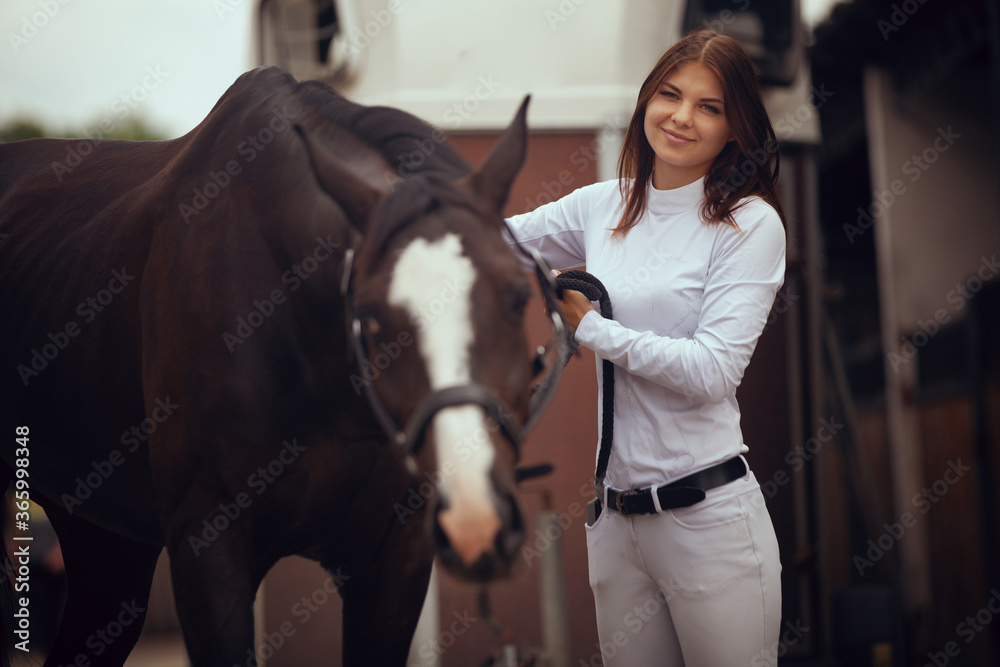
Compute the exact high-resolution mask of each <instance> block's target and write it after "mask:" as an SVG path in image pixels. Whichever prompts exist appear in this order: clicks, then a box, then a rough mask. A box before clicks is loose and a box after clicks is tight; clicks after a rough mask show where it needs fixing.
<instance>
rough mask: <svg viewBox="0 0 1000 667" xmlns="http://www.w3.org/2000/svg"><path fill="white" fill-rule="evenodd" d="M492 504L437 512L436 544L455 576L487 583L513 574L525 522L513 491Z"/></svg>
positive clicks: (439, 508) (443, 560)
mask: <svg viewBox="0 0 1000 667" xmlns="http://www.w3.org/2000/svg"><path fill="white" fill-rule="evenodd" d="M491 504H492V505H493V506H492V507H483V508H453V507H448V506H445V505H443V504H442V505H439V506H438V508H437V510H436V511H435V512H434V513H433V536H434V546H435V549H436V550H437V554H438V557H439V559H440V561H441V565H442V566H444V568H445V569H446V570H447V571H448V572H449V573H450V574H451V575H452V576H454V577H456V578H457V579H461V580H464V581H468V582H475V583H484V582H488V581H492V580H494V579H500V578H504V577H507V576H509V575H510V574H511V573H512V571H513V569H514V565H515V561H516V559H517V556H518V552H519V549H520V547H521V544H522V543H523V541H524V521H523V519H522V517H521V511H520V509H519V508H518V506H517V501H516V500H515V498H514V496H513V495H512V494H504V495H502V496H501V497H500V498H499V499H497V500H496V501H495V502H493V503H491Z"/></svg>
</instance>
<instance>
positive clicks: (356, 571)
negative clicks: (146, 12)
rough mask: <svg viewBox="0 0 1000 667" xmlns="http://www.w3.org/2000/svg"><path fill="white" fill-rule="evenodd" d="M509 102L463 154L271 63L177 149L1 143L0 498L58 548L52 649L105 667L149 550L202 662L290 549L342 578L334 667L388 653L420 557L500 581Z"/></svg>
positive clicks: (505, 453)
mask: <svg viewBox="0 0 1000 667" xmlns="http://www.w3.org/2000/svg"><path fill="white" fill-rule="evenodd" d="M526 103H527V100H526V101H525V104H524V105H522V107H521V109H520V111H519V113H518V115H517V117H516V118H515V120H514V122H513V123H512V124H511V126H510V127H509V128H508V129H507V131H506V132H505V134H504V135H503V136H502V137H501V139H500V140H499V141H498V143H497V145H496V146H495V147H494V149H493V151H492V152H491V154H490V155H489V156H488V157H487V159H486V160H485V161H484V163H483V164H482V165H481V166H480V167H479V168H478V169H476V170H473V169H472V168H471V167H470V166H469V165H468V164H467V163H466V162H465V161H464V160H463V159H462V158H461V157H460V156H459V155H458V153H457V152H456V151H455V150H454V149H453V148H451V147H450V146H449V145H448V144H447V142H446V141H445V139H444V137H443V136H442V135H440V134H439V133H438V132H436V131H435V130H433V129H432V128H431V127H429V126H428V125H426V124H424V123H423V122H421V121H418V120H417V119H415V118H414V117H412V116H410V115H408V114H405V113H403V112H401V111H398V110H394V109H388V108H374V107H371V108H369V107H362V106H359V105H357V104H354V103H352V102H349V101H347V100H345V99H344V98H342V97H340V96H339V95H337V94H336V93H334V92H333V91H331V90H330V89H329V88H327V87H325V86H323V85H321V84H318V83H315V82H306V83H297V82H296V81H295V80H294V79H292V78H291V77H290V76H289V75H288V74H286V73H285V72H282V71H280V70H278V69H275V68H261V69H257V70H254V71H252V72H249V73H247V74H245V75H243V76H242V77H240V78H239V79H238V80H237V81H236V82H235V84H234V85H233V86H232V87H231V88H230V89H229V90H228V91H227V92H226V93H225V95H224V96H223V97H222V98H221V99H220V100H219V102H218V104H217V105H216V106H215V108H214V109H213V110H212V112H211V113H210V114H209V115H208V117H207V118H206V119H205V120H204V122H202V123H201V124H200V125H199V126H198V127H196V128H195V129H194V130H192V131H191V132H190V133H188V134H187V135H185V136H183V137H180V138H178V139H174V140H170V141H162V142H125V141H98V140H54V139H38V140H29V141H23V142H18V143H13V144H7V145H2V146H0V313H2V319H0V341H2V342H0V371H2V374H0V377H2V380H0V386H2V399H0V423H2V425H3V436H2V437H3V440H2V444H0V452H2V458H3V465H0V490H2V489H6V488H8V485H9V483H10V482H11V481H12V480H13V479H14V475H15V472H17V471H18V469H19V468H22V467H23V468H26V470H27V473H26V474H27V475H28V477H27V480H28V482H30V489H29V493H30V497H31V499H32V500H35V501H37V502H38V503H39V504H41V505H42V507H43V508H44V509H45V510H46V512H47V514H48V516H49V518H50V520H51V522H52V525H53V527H54V528H55V529H56V531H57V533H58V536H59V539H60V543H61V546H62V550H63V554H64V560H65V566H66V572H67V575H68V581H69V589H68V600H67V605H66V609H65V612H64V614H63V618H62V622H61V626H60V629H59V633H58V637H57V639H56V643H55V647H54V649H53V651H52V653H51V654H50V655H49V657H48V659H47V661H46V665H70V664H80V663H79V661H80V656H84V658H85V659H86V660H88V661H89V664H93V665H121V664H122V663H123V662H124V660H125V658H126V656H127V655H128V653H129V652H130V651H131V649H132V647H133V645H134V643H135V641H136V639H137V637H138V635H139V631H140V629H141V625H142V617H143V612H144V609H145V607H146V602H147V600H148V595H149V588H150V581H151V577H152V575H153V569H154V565H155V562H156V559H157V557H158V555H159V553H160V551H161V549H162V548H163V547H164V546H165V547H166V549H167V551H168V553H169V555H170V559H171V571H172V578H173V586H174V591H175V597H176V602H177V608H178V612H179V616H180V619H181V625H182V628H183V632H184V638H185V642H186V644H187V647H188V652H189V654H190V656H191V660H192V662H193V664H194V665H196V666H199V667H200V666H212V667H216V666H219V665H225V666H226V667H229V666H230V665H243V664H250V663H249V662H248V660H250V659H252V655H253V654H252V648H253V641H254V638H253V613H252V602H253V598H254V595H255V592H256V590H257V588H258V585H259V584H260V582H261V580H262V579H263V577H264V575H265V574H266V573H267V571H268V570H269V569H270V568H271V566H272V565H273V564H274V563H275V562H276V561H277V560H278V559H280V558H282V557H284V556H287V555H291V554H299V555H302V556H305V557H308V558H311V559H315V560H318V561H319V562H320V563H321V564H322V565H323V566H324V567H325V568H327V570H329V571H330V572H335V573H336V574H337V575H338V576H336V577H335V581H336V583H337V584H338V586H339V587H340V592H341V595H342V597H343V600H344V625H345V627H344V638H345V639H344V663H345V664H349V665H392V664H403V663H404V661H405V656H406V654H407V650H408V647H409V644H410V641H411V637H412V634H413V630H414V627H415V624H416V621H417V617H418V614H419V611H420V608H421V604H422V602H423V598H424V593H425V591H426V588H427V582H428V577H429V572H430V567H431V561H432V560H433V557H434V555H435V553H436V554H438V555H439V556H440V559H441V562H442V563H443V565H444V566H445V567H446V568H447V569H448V570H449V571H450V572H451V573H452V574H454V575H455V576H457V577H459V578H463V579H467V580H472V581H487V580H491V579H494V578H496V577H501V576H504V575H506V574H507V573H508V572H509V570H510V568H511V563H512V562H513V560H514V558H515V556H516V553H517V549H518V546H519V544H520V540H521V537H522V533H523V524H522V522H521V518H520V516H519V514H518V509H517V504H516V502H515V500H514V495H513V489H514V474H515V473H514V466H515V463H516V460H517V445H518V443H519V435H520V433H519V431H518V428H519V427H520V426H523V425H524V422H525V421H526V420H529V419H530V418H531V415H529V412H530V410H531V407H530V399H529V393H530V392H529V385H530V382H531V377H530V376H531V367H532V362H531V359H530V358H529V352H528V345H527V340H526V335H525V332H524V326H523V313H524V309H525V302H526V300H527V299H528V295H529V292H530V285H529V283H528V281H527V278H526V276H525V274H524V273H523V272H522V269H521V268H520V265H519V264H518V261H517V260H516V258H515V256H514V255H513V253H512V252H511V251H510V249H509V248H508V246H507V245H506V243H505V242H504V241H503V238H502V235H501V230H502V228H503V222H502V218H501V214H500V211H501V208H502V206H503V203H504V201H505V199H506V197H507V192H508V189H509V187H510V184H511V182H512V180H513V179H514V177H515V175H516V173H517V172H518V170H519V169H520V166H521V164H522V161H523V158H524V153H525V150H526V134H527V130H526V126H525V108H526ZM415 151H419V152H420V155H421V156H422V159H421V160H419V165H417V164H415V163H416V162H418V161H416V160H412V159H409V158H410V157H411V156H413V155H414V154H415ZM404 176H405V178H404ZM397 424H398V425H402V426H398V427H396V426H394V425H397ZM18 427H20V429H21V430H19V431H18V433H19V434H20V433H25V434H27V440H26V441H25V442H23V443H22V444H24V445H25V447H24V448H22V451H21V452H20V454H18V456H20V457H21V458H22V459H24V460H22V461H15V458H16V457H15V447H17V446H18V445H16V444H15V428H18ZM393 429H395V430H393ZM386 431H388V432H389V435H390V436H393V437H392V439H391V440H390V442H389V443H387V439H389V438H388V437H387V435H386ZM425 443H426V444H425ZM422 445H423V446H422ZM24 449H26V450H27V451H23V450H24ZM22 455H25V456H22ZM411 455H412V456H411ZM22 463H23V464H24V465H23V466H22ZM428 481H430V482H432V483H431V484H427V482H428ZM22 486H24V484H22ZM428 487H431V488H433V492H432V493H427V492H426V489H427V488H428ZM418 489H419V493H417V490H418ZM414 499H417V502H414ZM401 510H402V511H401ZM18 544H21V543H18ZM123 608H127V609H130V610H132V611H131V612H130V613H132V614H134V615H135V616H137V617H138V622H132V623H130V624H128V625H124V624H122V625H124V627H122V625H119V627H118V629H119V630H120V631H121V632H122V634H121V636H118V637H116V638H114V641H111V642H109V643H107V644H103V643H102V644H101V645H100V647H96V646H95V644H94V642H93V636H94V634H95V632H96V631H98V630H101V629H104V628H107V627H109V624H111V623H114V622H115V619H119V618H120V616H121V614H122V613H123V612H122V609H123ZM10 619H11V614H10V613H9V610H5V611H4V619H3V622H4V623H9V622H10ZM8 630H9V629H8ZM88 638H89V640H90V641H88ZM97 648H99V649H100V651H98V650H97ZM248 656H251V658H248Z"/></svg>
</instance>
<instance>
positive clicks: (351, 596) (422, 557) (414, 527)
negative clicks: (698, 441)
mask: <svg viewBox="0 0 1000 667" xmlns="http://www.w3.org/2000/svg"><path fill="white" fill-rule="evenodd" d="M422 518H423V516H422V513H418V514H417V515H415V516H411V517H409V520H408V521H406V522H405V524H399V523H398V522H397V521H396V520H395V517H393V522H394V524H395V525H394V526H393V528H392V529H391V533H390V535H389V538H388V540H387V541H386V542H385V543H384V547H383V549H382V550H381V552H380V553H378V554H375V555H374V557H373V559H372V560H373V562H372V563H371V568H370V569H365V570H362V571H361V572H356V573H354V574H353V576H352V573H350V572H343V573H342V575H343V579H344V582H343V584H342V586H341V595H342V596H343V599H344V612H343V613H344V667H358V666H361V665H388V666H392V665H405V664H406V656H407V654H408V653H409V650H410V642H411V641H413V632H414V630H416V627H417V621H418V620H419V618H420V609H421V607H422V606H423V604H424V597H425V595H426V594H427V583H428V581H429V580H430V576H431V563H432V562H433V560H434V554H433V551H432V549H431V547H430V544H429V542H428V541H427V539H426V537H425V535H424V527H423V521H422Z"/></svg>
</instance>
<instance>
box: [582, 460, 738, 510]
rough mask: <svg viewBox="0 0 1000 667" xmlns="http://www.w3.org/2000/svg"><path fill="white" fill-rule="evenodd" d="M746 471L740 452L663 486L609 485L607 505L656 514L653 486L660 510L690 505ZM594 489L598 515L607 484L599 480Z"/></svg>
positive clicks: (612, 507)
mask: <svg viewBox="0 0 1000 667" xmlns="http://www.w3.org/2000/svg"><path fill="white" fill-rule="evenodd" d="M746 474H747V465H746V463H744V462H743V459H742V458H740V457H739V456H737V457H736V458H733V459H729V460H728V461H723V462H722V463H719V464H718V465H714V466H712V467H711V468H706V469H705V470H702V471H701V472H696V473H694V474H693V475H688V476H687V477H684V478H681V479H679V480H677V481H675V482H671V483H669V484H664V485H662V486H659V485H658V486H655V487H647V488H645V489H632V490H630V491H615V490H614V489H607V494H608V507H610V508H611V509H613V510H615V511H616V512H618V513H620V514H622V515H623V516H634V515H636V514H653V513H655V512H656V511H657V507H656V501H654V500H653V490H654V489H655V491H656V499H657V500H659V501H660V502H659V505H660V507H659V511H661V512H662V511H663V510H671V509H677V508H679V507H690V506H691V505H694V504H695V503H698V502H701V501H702V500H704V499H705V492H706V491H708V490H709V489H714V488H716V487H717V486H722V485H723V484H728V483H729V482H732V481H735V480H737V479H739V478H740V477H743V476H744V475H746ZM594 491H595V492H596V493H597V515H598V516H599V515H600V512H601V505H602V503H603V497H604V491H605V489H604V485H603V484H599V485H598V486H597V487H595V489H594Z"/></svg>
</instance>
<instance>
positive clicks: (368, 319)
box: [361, 315, 382, 336]
mask: <svg viewBox="0 0 1000 667" xmlns="http://www.w3.org/2000/svg"><path fill="white" fill-rule="evenodd" d="M361 323H362V324H364V327H365V329H367V330H368V333H369V334H371V335H372V336H374V335H376V334H378V332H379V331H381V330H382V325H381V324H379V323H378V320H376V319H375V318H374V317H373V316H371V315H366V316H365V317H364V319H362V320H361Z"/></svg>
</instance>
